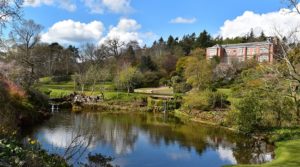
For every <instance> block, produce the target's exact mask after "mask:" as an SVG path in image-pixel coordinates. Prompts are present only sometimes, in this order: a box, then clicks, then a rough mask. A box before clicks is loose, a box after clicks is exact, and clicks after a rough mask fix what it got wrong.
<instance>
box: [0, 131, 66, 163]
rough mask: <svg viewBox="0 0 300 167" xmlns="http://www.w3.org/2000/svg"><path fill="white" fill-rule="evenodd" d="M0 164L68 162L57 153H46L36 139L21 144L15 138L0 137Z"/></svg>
mask: <svg viewBox="0 0 300 167" xmlns="http://www.w3.org/2000/svg"><path fill="white" fill-rule="evenodd" d="M0 155H1V156H0V166H57V167H58V166H59V167H67V166H68V164H67V163H66V161H65V160H64V159H62V158H60V157H59V156H58V155H54V154H52V155H48V154H47V152H46V151H44V150H41V148H40V146H39V144H38V143H37V142H36V140H32V139H28V140H27V141H26V143H25V144H22V143H21V142H19V141H18V140H16V139H15V138H10V139H8V138H3V137H0Z"/></svg>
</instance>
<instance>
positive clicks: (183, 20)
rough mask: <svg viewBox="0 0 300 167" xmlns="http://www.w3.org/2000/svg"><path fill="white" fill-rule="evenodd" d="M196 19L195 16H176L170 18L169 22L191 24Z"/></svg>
mask: <svg viewBox="0 0 300 167" xmlns="http://www.w3.org/2000/svg"><path fill="white" fill-rule="evenodd" d="M196 21H197V19H196V18H183V17H177V18H175V19H172V20H171V21H170V23H173V24H193V23H195V22H196Z"/></svg>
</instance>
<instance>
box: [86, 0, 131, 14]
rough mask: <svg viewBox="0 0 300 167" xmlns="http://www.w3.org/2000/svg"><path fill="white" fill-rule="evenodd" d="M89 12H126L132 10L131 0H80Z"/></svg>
mask: <svg viewBox="0 0 300 167" xmlns="http://www.w3.org/2000/svg"><path fill="white" fill-rule="evenodd" d="M82 1H83V3H84V4H85V6H86V7H88V8H89V9H90V12H91V13H96V14H102V13H104V11H109V12H113V13H128V12H130V11H132V7H131V6H130V2H131V0H82Z"/></svg>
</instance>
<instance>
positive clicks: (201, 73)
mask: <svg viewBox="0 0 300 167" xmlns="http://www.w3.org/2000/svg"><path fill="white" fill-rule="evenodd" d="M187 64H188V66H187V67H186V68H185V72H184V76H185V77H186V79H187V83H189V84H191V85H192V86H193V88H195V89H197V90H204V89H207V88H208V87H209V86H210V84H211V81H212V69H211V66H210V64H209V62H207V61H206V60H205V59H201V60H199V59H198V58H197V57H189V59H188V60H187Z"/></svg>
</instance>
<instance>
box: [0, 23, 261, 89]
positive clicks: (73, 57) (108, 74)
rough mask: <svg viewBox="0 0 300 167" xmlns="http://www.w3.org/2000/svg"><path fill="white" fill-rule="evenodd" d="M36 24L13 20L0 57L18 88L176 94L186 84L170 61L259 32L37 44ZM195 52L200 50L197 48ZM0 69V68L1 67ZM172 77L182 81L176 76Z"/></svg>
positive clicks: (248, 39) (252, 38)
mask: <svg viewBox="0 0 300 167" xmlns="http://www.w3.org/2000/svg"><path fill="white" fill-rule="evenodd" d="M41 30H42V26H40V25H39V24H36V23H35V22H34V21H33V20H23V21H22V22H20V23H19V24H14V26H13V28H12V31H11V33H10V37H11V41H13V44H14V45H12V46H11V47H9V49H8V51H7V52H4V53H2V54H1V57H0V60H2V61H4V62H6V64H11V65H8V66H6V67H7V68H10V69H8V70H7V71H6V73H7V74H6V75H7V76H9V78H10V79H12V80H14V81H16V82H17V83H19V84H20V85H23V86H24V87H27V88H28V87H30V86H32V85H33V84H34V83H35V82H36V81H37V80H38V78H41V77H52V78H53V80H54V81H64V80H70V79H71V76H72V78H73V80H75V81H76V82H77V85H80V86H79V87H80V89H81V90H84V89H85V88H86V87H87V86H89V87H90V86H92V87H93V85H95V84H96V83H99V82H102V81H103V82H104V81H113V82H114V83H115V86H116V87H117V88H120V89H126V90H127V91H128V92H132V91H133V89H134V88H137V87H155V86H159V85H168V86H174V87H175V88H176V90H175V91H176V92H185V91H186V90H189V89H190V88H191V86H190V85H182V84H181V85H175V84H174V82H178V81H174V80H176V78H175V79H174V78H173V79H172V77H174V76H180V75H177V74H176V73H178V71H177V70H176V64H177V62H178V60H179V59H180V58H181V57H186V56H190V55H192V54H193V52H195V51H196V52H199V53H198V54H199V56H201V57H205V48H207V47H210V46H213V45H215V44H228V43H237V42H254V41H264V40H266V37H265V35H264V33H263V32H262V34H261V35H260V36H259V37H255V36H254V33H253V31H251V32H250V33H249V34H248V35H246V36H244V37H236V38H233V39H229V38H227V39H223V38H221V37H217V38H213V37H212V36H211V35H210V34H209V33H208V32H207V31H205V30H204V31H203V32H201V33H200V34H199V35H196V34H195V33H193V34H188V35H184V36H183V37H182V38H181V39H179V38H178V37H173V36H169V37H168V39H166V40H164V39H163V38H160V39H159V40H157V41H154V42H153V44H152V46H149V47H147V46H144V47H141V46H139V44H138V43H137V42H136V41H131V42H128V43H124V42H122V41H120V40H118V39H110V40H107V41H105V43H103V44H102V45H99V46H98V45H95V44H92V43H87V44H83V45H81V46H79V47H75V46H72V45H70V46H68V47H65V46H62V45H61V44H59V43H51V44H47V43H41V42H40V32H41ZM199 50H201V51H199ZM2 71H3V70H2ZM177 80H182V79H180V78H177ZM92 89H93V88H92Z"/></svg>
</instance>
